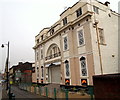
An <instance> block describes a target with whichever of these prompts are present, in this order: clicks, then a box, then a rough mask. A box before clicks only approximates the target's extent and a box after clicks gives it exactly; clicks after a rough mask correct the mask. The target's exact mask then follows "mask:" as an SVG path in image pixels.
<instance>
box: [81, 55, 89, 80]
mask: <svg viewBox="0 0 120 100" xmlns="http://www.w3.org/2000/svg"><path fill="white" fill-rule="evenodd" d="M81 57H85V62H86V71H87V75H86V76H83V75H82V68H81V61H80V58H81ZM79 68H80V77H82V78H84V77H85V78H86V77H88V76H89V73H88V64H87V57H86V56H80V57H79Z"/></svg>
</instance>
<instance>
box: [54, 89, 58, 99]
mask: <svg viewBox="0 0 120 100" xmlns="http://www.w3.org/2000/svg"><path fill="white" fill-rule="evenodd" d="M56 94H57V92H56V88H54V99H55V100H56V97H57V95H56Z"/></svg>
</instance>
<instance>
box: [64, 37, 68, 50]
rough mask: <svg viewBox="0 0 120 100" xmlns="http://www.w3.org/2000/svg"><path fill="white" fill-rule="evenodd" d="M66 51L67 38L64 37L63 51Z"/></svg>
mask: <svg viewBox="0 0 120 100" xmlns="http://www.w3.org/2000/svg"><path fill="white" fill-rule="evenodd" d="M67 49H68V44H67V37H64V50H67Z"/></svg>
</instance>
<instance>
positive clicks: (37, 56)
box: [36, 51, 39, 60]
mask: <svg viewBox="0 0 120 100" xmlns="http://www.w3.org/2000/svg"><path fill="white" fill-rule="evenodd" d="M38 59H39V53H38V51H37V52H36V60H38Z"/></svg>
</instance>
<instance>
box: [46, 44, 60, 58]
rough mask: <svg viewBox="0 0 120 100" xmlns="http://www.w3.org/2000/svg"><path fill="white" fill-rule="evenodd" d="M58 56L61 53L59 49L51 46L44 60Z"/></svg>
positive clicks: (53, 45)
mask: <svg viewBox="0 0 120 100" xmlns="http://www.w3.org/2000/svg"><path fill="white" fill-rule="evenodd" d="M60 55H61V53H60V49H59V47H58V46H57V45H56V44H52V45H51V46H50V47H49V48H48V51H47V57H46V60H49V59H52V58H55V57H58V56H60Z"/></svg>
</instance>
